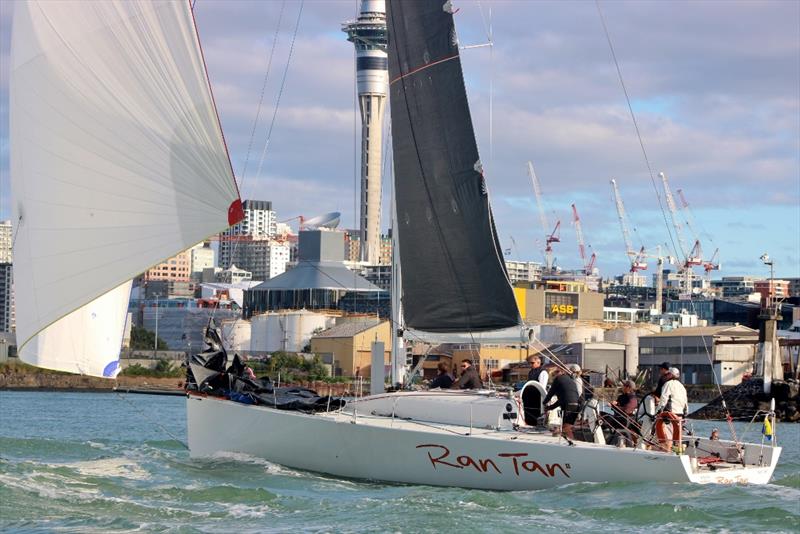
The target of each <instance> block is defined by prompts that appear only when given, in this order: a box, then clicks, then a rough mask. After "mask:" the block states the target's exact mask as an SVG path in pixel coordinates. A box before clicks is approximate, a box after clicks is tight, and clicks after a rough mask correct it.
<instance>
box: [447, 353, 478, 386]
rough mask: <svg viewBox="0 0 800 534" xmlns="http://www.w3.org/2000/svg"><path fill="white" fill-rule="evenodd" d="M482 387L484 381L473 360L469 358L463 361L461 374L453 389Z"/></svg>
mask: <svg viewBox="0 0 800 534" xmlns="http://www.w3.org/2000/svg"><path fill="white" fill-rule="evenodd" d="M482 387H483V382H481V377H480V376H479V375H478V371H477V370H476V369H475V367H473V365H472V362H471V361H469V360H464V361H463V362H461V376H460V377H459V379H458V381H457V382H456V383H455V384H453V389H481V388H482Z"/></svg>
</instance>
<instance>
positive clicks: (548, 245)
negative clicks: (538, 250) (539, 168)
mask: <svg viewBox="0 0 800 534" xmlns="http://www.w3.org/2000/svg"><path fill="white" fill-rule="evenodd" d="M528 174H529V175H530V177H531V182H533V192H534V194H535V195H536V205H537V206H538V207H539V222H540V223H541V225H542V231H543V232H544V235H545V247H544V260H545V267H546V269H547V271H552V270H553V243H559V242H561V238H560V237H559V230H560V229H561V221H560V220H557V221H556V225H555V227H554V228H553V231H552V232H550V231H549V230H550V225H549V224H548V222H547V214H546V213H545V211H544V204H543V203H542V186H541V184H540V183H539V178H537V176H536V172H535V171H534V170H533V163H531V162H530V161H529V162H528Z"/></svg>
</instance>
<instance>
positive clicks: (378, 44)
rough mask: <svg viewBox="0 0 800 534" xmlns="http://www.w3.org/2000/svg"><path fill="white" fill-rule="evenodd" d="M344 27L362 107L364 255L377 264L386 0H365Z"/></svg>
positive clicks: (386, 70)
mask: <svg viewBox="0 0 800 534" xmlns="http://www.w3.org/2000/svg"><path fill="white" fill-rule="evenodd" d="M342 31H343V32H345V33H347V40H348V41H350V42H351V43H353V45H354V46H355V47H356V81H357V88H358V105H359V108H360V110H361V213H360V219H359V238H360V241H361V259H362V261H366V262H367V263H368V264H370V265H375V264H377V263H378V260H379V258H380V250H381V246H380V245H381V241H380V238H381V168H382V161H383V154H382V150H383V114H384V110H385V108H386V95H387V92H388V89H389V60H388V56H387V54H386V45H387V38H386V3H385V1H384V0H362V2H361V11H360V12H359V16H358V19H357V20H354V21H348V22H345V23H344V24H342Z"/></svg>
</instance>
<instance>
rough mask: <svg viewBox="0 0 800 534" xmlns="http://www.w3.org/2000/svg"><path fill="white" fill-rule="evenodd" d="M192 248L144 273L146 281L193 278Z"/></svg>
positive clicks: (186, 280) (179, 280) (170, 280)
mask: <svg viewBox="0 0 800 534" xmlns="http://www.w3.org/2000/svg"><path fill="white" fill-rule="evenodd" d="M191 250H192V249H189V250H184V251H183V252H179V253H178V254H176V255H175V256H173V257H172V258H170V259H168V260H166V261H165V262H164V263H159V264H158V265H156V266H155V267H153V268H151V269H148V270H147V271H145V273H144V281H145V282H150V281H167V282H189V281H190V279H191V271H190V268H191V254H190V252H191Z"/></svg>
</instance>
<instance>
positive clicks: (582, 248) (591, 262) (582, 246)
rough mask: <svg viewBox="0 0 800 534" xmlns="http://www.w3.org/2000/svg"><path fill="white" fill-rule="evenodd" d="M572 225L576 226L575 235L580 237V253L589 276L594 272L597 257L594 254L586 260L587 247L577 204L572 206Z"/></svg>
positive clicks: (584, 268)
mask: <svg viewBox="0 0 800 534" xmlns="http://www.w3.org/2000/svg"><path fill="white" fill-rule="evenodd" d="M572 223H573V224H574V225H575V234H576V235H577V237H578V252H580V254H581V262H582V263H583V272H584V273H586V274H587V275H590V274H592V271H593V270H594V262H595V261H596V260H597V255H596V254H595V253H594V252H592V256H591V257H590V258H589V259H588V260H587V259H586V245H585V244H584V242H583V230H582V229H581V218H580V216H579V215H578V208H576V207H575V204H573V205H572Z"/></svg>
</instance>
